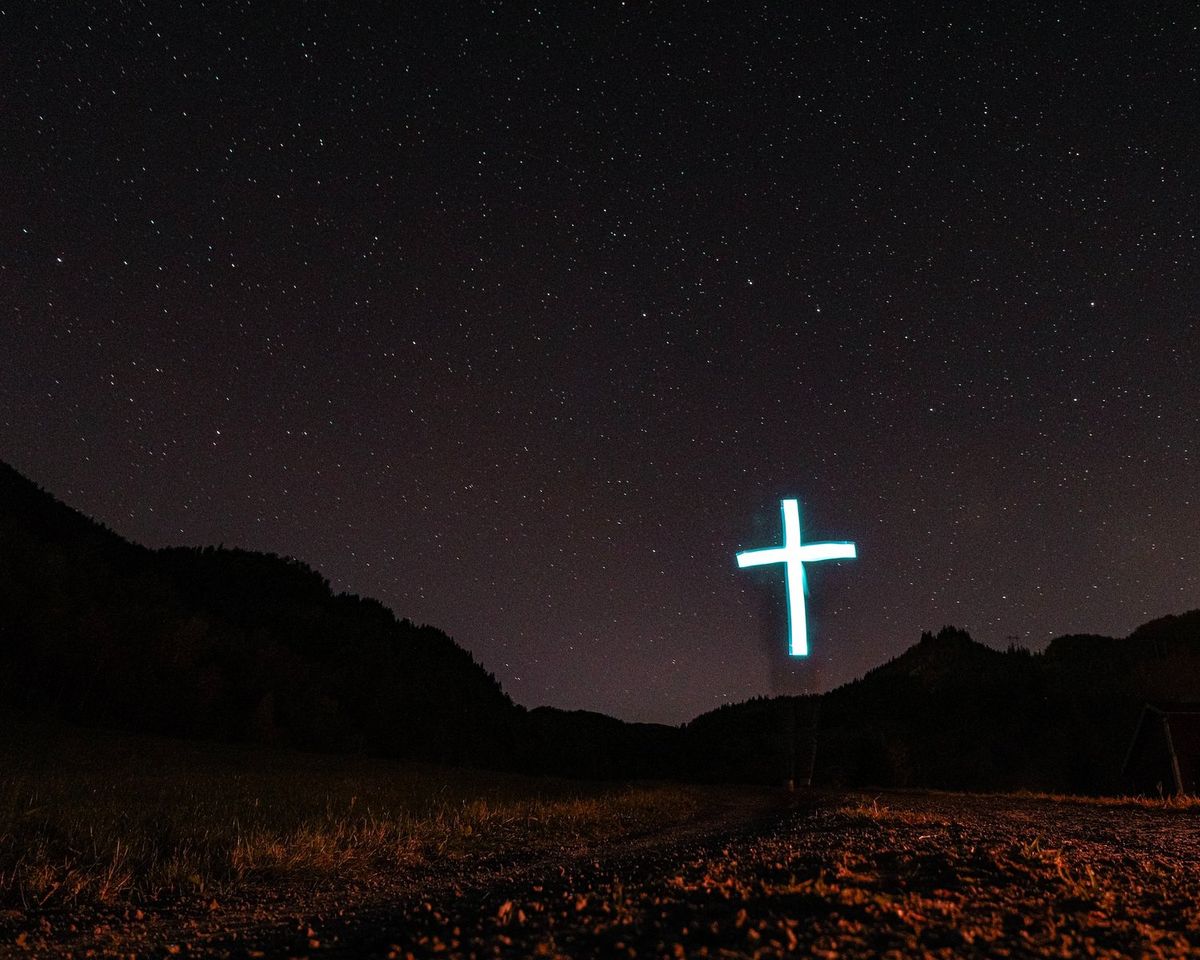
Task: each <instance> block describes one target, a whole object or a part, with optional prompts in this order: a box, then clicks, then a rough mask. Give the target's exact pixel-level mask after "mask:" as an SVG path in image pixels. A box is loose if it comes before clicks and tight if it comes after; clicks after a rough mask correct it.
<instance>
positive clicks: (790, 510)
mask: <svg viewBox="0 0 1200 960" xmlns="http://www.w3.org/2000/svg"><path fill="white" fill-rule="evenodd" d="M782 505H783V546H782V547H768V548H767V549H766V550H744V551H742V552H741V553H739V554H738V555H737V562H738V566H739V567H761V566H762V565H763V564H766V563H782V564H783V565H784V573H785V575H786V577H787V595H788V622H789V624H790V636H789V638H788V643H789V652H790V653H791V655H792V656H793V657H807V656H808V617H807V616H806V614H805V612H804V594H805V592H806V590H807V584H806V582H805V577H804V564H806V563H812V562H813V561H814V560H850V559H853V558H854V557H856V556H857V555H858V554H857V552H856V550H855V547H854V544H852V543H845V542H843V543H809V544H804V545H801V542H800V504H799V503H797V502H796V501H795V500H784V501H782Z"/></svg>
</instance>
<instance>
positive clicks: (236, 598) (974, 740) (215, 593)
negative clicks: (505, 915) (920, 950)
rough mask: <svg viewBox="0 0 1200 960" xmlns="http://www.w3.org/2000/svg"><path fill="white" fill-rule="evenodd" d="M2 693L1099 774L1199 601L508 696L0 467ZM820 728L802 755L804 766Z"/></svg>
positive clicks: (224, 563) (403, 632)
mask: <svg viewBox="0 0 1200 960" xmlns="http://www.w3.org/2000/svg"><path fill="white" fill-rule="evenodd" d="M0 544H2V545H3V546H2V549H0V709H3V710H7V711H10V712H13V713H16V714H18V715H21V716H32V717H47V718H54V719H56V720H65V721H69V722H72V723H76V724H81V725H91V726H105V727H113V728H119V729H125V730H130V731H135V732H138V733H148V734H161V735H168V736H174V737H184V738H193V739H197V738H198V739H209V740H219V741H249V742H262V743H276V744H280V745H284V746H290V747H297V748H301V749H306V750H319V751H329V752H363V753H371V754H375V755H380V756H388V757H397V758H406V759H417V760H431V761H437V762H452V763H460V764H473V765H484V766H491V767H495V768H502V769H514V770H520V771H524V772H533V773H557V774H565V775H568V776H574V777H583V778H591V779H604V778H656V779H666V778H686V779H691V780H701V781H749V782H758V783H779V782H781V781H782V780H784V779H786V778H788V777H798V778H800V779H804V778H805V777H806V776H807V774H808V772H809V770H810V768H811V769H812V770H813V773H814V779H815V782H817V783H824V784H834V785H848V786H860V785H874V786H928V787H941V788H950V789H953V788H957V789H962V788H969V789H1010V788H1018V787H1020V788H1032V789H1041V790H1061V791H1072V792H1101V791H1110V790H1113V789H1116V788H1117V787H1118V786H1119V783H1118V774H1119V772H1120V767H1121V762H1122V760H1123V758H1124V752H1125V750H1126V748H1127V746H1128V744H1129V740H1130V738H1131V736H1132V733H1133V729H1134V726H1135V723H1136V720H1137V717H1138V712H1139V710H1140V709H1141V706H1142V704H1143V703H1144V702H1145V701H1147V700H1168V701H1183V700H1192V701H1194V700H1200V611H1192V612H1191V613H1186V614H1183V615H1180V616H1172V617H1165V618H1162V619H1160V620H1155V621H1152V622H1150V623H1147V624H1145V625H1143V626H1142V627H1139V628H1138V629H1137V630H1135V631H1134V632H1133V633H1132V634H1131V635H1130V636H1128V637H1125V638H1112V637H1099V636H1086V635H1079V636H1064V637H1059V638H1058V639H1056V640H1054V641H1053V642H1052V643H1051V644H1050V645H1049V646H1048V647H1047V648H1046V650H1045V651H1044V652H1042V653H1038V654H1034V653H1030V652H1029V651H1027V650H1023V649H1011V650H1008V651H1004V652H1002V651H998V650H994V649H991V648H990V647H986V646H984V645H982V644H979V643H976V642H975V641H974V640H972V639H971V638H970V637H969V636H968V635H967V634H966V633H964V632H963V631H961V630H956V629H954V628H951V627H947V628H945V629H943V630H941V631H940V632H938V633H937V634H932V633H926V634H924V635H923V636H922V637H921V639H920V642H918V643H917V644H916V645H914V646H913V647H911V648H909V649H908V650H906V651H905V652H904V653H902V654H901V655H900V656H898V657H896V658H895V659H893V660H891V661H889V662H888V663H885V664H883V665H881V666H880V667H877V668H876V669H874V670H871V671H870V672H868V673H867V674H866V675H865V676H863V677H862V678H860V679H858V680H855V681H853V682H851V683H848V684H845V685H844V686H842V687H839V688H837V689H836V690H832V691H830V692H829V693H827V694H824V695H822V696H820V697H776V698H773V699H767V698H762V697H759V698H755V699H753V700H750V701H747V702H745V703H741V704H735V705H731V706H725V707H722V708H720V709H718V710H715V711H713V712H711V713H707V714H704V715H702V716H700V717H697V718H696V719H695V720H693V721H692V722H691V723H688V724H685V725H684V726H683V727H682V728H677V727H666V726H661V725H656V724H631V723H625V722H623V721H621V720H617V719H615V718H613V717H607V716H604V715H602V714H597V713H590V712H587V711H570V710H559V709H553V708H548V707H540V708H537V709H534V710H526V709H525V708H523V707H521V706H518V705H516V704H514V703H513V702H512V700H511V699H510V698H509V697H508V696H507V695H506V694H505V693H504V691H503V690H502V689H501V687H500V685H499V683H497V681H496V679H495V678H494V677H493V676H491V675H490V674H488V673H487V672H486V671H485V670H484V669H483V668H482V667H481V666H480V665H479V664H478V663H476V662H475V661H474V659H473V658H472V657H471V655H470V654H469V653H468V652H467V651H465V650H463V649H462V648H461V647H459V646H458V645H457V644H456V643H455V642H454V641H453V640H452V639H451V638H450V637H448V636H447V635H446V634H444V633H443V632H441V631H440V630H437V629H436V628H434V627H429V626H418V625H416V624H414V623H412V622H411V621H408V620H402V619H397V618H396V616H395V615H394V614H393V613H392V612H391V611H390V610H388V609H387V608H385V607H384V606H383V605H382V604H380V603H378V602H377V601H374V600H370V599H365V598H362V597H358V596H354V595H350V594H334V593H333V591H332V590H331V589H330V586H329V583H328V582H327V581H326V580H325V579H324V578H323V577H322V576H321V575H320V574H319V573H317V572H316V571H314V570H312V569H311V568H310V567H308V566H306V565H305V564H303V563H301V562H299V561H296V560H291V559H286V558H283V557H278V556H274V555H271V554H263V553H253V552H249V551H245V550H227V549H223V548H211V547H206V548H203V549H191V548H168V549H161V550H150V549H147V548H145V547H142V546H139V545H137V544H134V543H130V542H129V541H127V540H125V539H123V538H122V537H120V536H118V535H117V534H116V533H114V532H113V531H111V530H109V529H107V528H106V527H104V526H103V525H101V524H98V523H96V522H95V521H93V520H91V519H89V518H87V517H85V516H84V515H82V514H80V513H79V512H77V511H75V510H73V509H71V508H70V507H68V506H66V505H65V504H63V503H61V502H59V501H58V500H56V499H55V498H54V497H53V496H51V495H50V494H49V493H47V492H46V491H44V490H41V489H40V488H38V487H37V486H36V485H35V484H34V483H32V482H31V481H29V480H28V479H26V478H25V477H23V476H21V474H19V473H18V472H17V471H15V470H13V469H12V468H11V467H9V466H7V465H5V464H2V463H0ZM814 746H815V763H814Z"/></svg>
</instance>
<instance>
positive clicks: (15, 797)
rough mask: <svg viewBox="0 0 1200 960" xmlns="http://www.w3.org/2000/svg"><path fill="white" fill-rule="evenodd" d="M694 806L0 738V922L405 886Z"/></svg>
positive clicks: (581, 789) (132, 746)
mask: <svg viewBox="0 0 1200 960" xmlns="http://www.w3.org/2000/svg"><path fill="white" fill-rule="evenodd" d="M695 802H696V800H695V797H694V795H693V794H692V793H690V792H689V791H687V790H685V789H682V788H673V787H667V786H662V787H653V786H646V787H636V788H627V787H620V786H612V785H608V786H605V785H597V784H586V783H579V782H572V781H564V780H553V779H548V778H536V779H534V778H526V777H520V776H515V775H508V774H500V773H494V772H487V771H472V770H462V769H453V768H440V767H433V766H423V765H414V764H403V763H390V762H386V761H382V760H371V759H366V758H352V757H332V756H316V755H311V754H298V753H285V752H278V751H271V750H267V749H262V748H252V747H234V746H214V745H210V744H195V743H187V742H178V741H171V740H161V739H152V738H141V737H131V736H126V735H119V734H112V733H102V732H96V731H80V730H76V729H72V728H46V727H39V726H34V725H24V724H17V725H7V726H6V735H5V737H4V739H3V742H0V904H3V905H4V906H7V907H9V908H16V909H22V910H25V909H30V908H34V909H37V908H54V907H79V906H95V905H101V904H104V905H112V904H122V903H141V904H148V903H159V904H161V903H164V902H169V901H171V900H172V899H179V898H181V897H193V898H194V897H196V896H202V897H207V896H209V895H213V896H223V895H225V894H227V893H229V892H231V891H234V890H237V889H240V888H244V887H246V886H248V885H251V884H255V883H269V884H273V885H279V884H281V883H286V882H289V881H304V882H306V883H311V882H317V883H321V882H329V883H337V884H342V885H345V884H373V883H378V882H380V881H381V879H384V878H387V877H389V876H395V875H396V874H397V873H400V872H403V871H404V870H406V869H409V868H417V867H421V866H423V865H428V864H429V863H431V862H432V861H435V860H436V861H438V862H439V863H444V862H447V861H452V860H454V859H455V858H461V857H470V858H472V859H473V860H475V861H478V860H479V859H481V858H486V857H488V856H491V855H504V856H510V855H512V854H513V853H514V852H517V851H519V852H521V853H522V854H537V853H538V852H539V851H541V852H549V851H567V850H570V849H573V848H579V847H581V846H585V845H586V844H587V843H588V842H589V841H590V840H591V839H594V838H605V839H606V840H611V839H613V838H615V837H620V836H621V835H623V834H634V833H638V832H645V831H652V830H654V829H655V827H656V826H659V825H664V824H667V823H673V822H678V821H679V820H680V819H684V818H686V817H687V816H688V815H689V813H690V812H691V811H692V810H693V808H694V806H695Z"/></svg>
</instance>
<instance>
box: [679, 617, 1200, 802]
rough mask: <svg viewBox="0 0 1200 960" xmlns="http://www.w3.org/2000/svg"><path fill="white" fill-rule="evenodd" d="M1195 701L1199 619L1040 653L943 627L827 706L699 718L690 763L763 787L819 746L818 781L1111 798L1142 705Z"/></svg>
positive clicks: (799, 704)
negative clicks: (996, 645)
mask: <svg viewBox="0 0 1200 960" xmlns="http://www.w3.org/2000/svg"><path fill="white" fill-rule="evenodd" d="M1198 693H1200V610H1195V611H1192V612H1190V613H1186V614H1183V615H1182V616H1171V617H1164V618H1162V619H1160V620H1155V621H1152V622H1150V623H1147V624H1145V625H1144V626H1142V627H1139V628H1138V629H1137V630H1135V631H1134V632H1133V633H1132V634H1131V635H1130V636H1129V637H1127V638H1124V639H1116V638H1112V637H1097V636H1066V637H1060V638H1058V639H1056V640H1054V641H1053V642H1051V643H1050V645H1049V646H1048V647H1047V649H1046V650H1045V651H1044V652H1043V653H1040V654H1033V653H1030V652H1029V651H1028V650H1024V649H1020V648H1013V649H1010V650H1008V651H1006V652H1001V651H999V650H994V649H992V648H990V647H986V646H984V645H983V644H980V643H976V642H975V641H974V640H972V639H971V638H970V637H969V636H968V635H967V634H966V633H964V632H963V631H961V630H956V629H954V628H952V627H946V628H944V629H943V630H941V631H940V632H939V633H937V634H936V635H935V634H930V633H926V634H924V635H923V636H922V637H921V640H920V642H919V643H918V644H917V645H916V646H913V647H911V648H909V649H908V650H906V651H905V652H904V653H903V654H901V655H900V656H898V657H896V658H895V659H893V660H891V661H889V662H888V663H885V664H883V665H882V666H880V667H877V668H875V669H874V670H872V671H870V672H869V673H867V674H866V675H865V676H863V677H862V678H861V679H859V680H855V681H853V682H851V683H848V684H845V685H844V686H842V687H839V688H837V689H836V690H832V691H830V692H829V693H827V694H824V695H823V696H821V697H819V698H816V697H778V698H775V699H772V700H767V699H761V698H760V699H758V700H753V701H749V702H747V703H742V704H737V705H733V706H728V707H722V708H721V709H719V710H716V711H713V712H712V713H709V714H705V715H703V716H700V717H697V718H696V719H695V720H694V721H692V722H691V723H690V724H688V725H687V726H686V728H685V731H684V732H685V740H686V744H685V752H686V756H687V758H688V768H689V772H690V773H691V774H692V775H693V776H698V777H702V778H714V779H726V780H747V781H758V782H769V781H770V780H772V779H774V780H782V779H783V778H785V777H787V776H788V775H789V767H790V765H792V764H793V763H794V762H795V761H794V760H793V758H794V757H799V758H800V761H799V762H800V765H801V766H803V765H804V764H806V763H807V760H808V755H809V753H810V751H811V749H812V747H811V745H812V743H813V740H814V737H815V743H816V764H815V780H816V782H817V783H831V784H843V785H875V786H901V787H903V786H914V787H915V786H922V787H942V788H946V789H964V788H969V789H980V790H1001V789H1014V788H1031V789H1042V790H1060V791H1071V792H1084V793H1095V792H1112V791H1116V790H1118V789H1119V788H1120V786H1121V784H1120V779H1119V778H1120V773H1121V767H1122V763H1123V761H1124V757H1125V754H1126V751H1127V749H1128V747H1129V744H1130V741H1131V738H1132V736H1133V733H1134V730H1135V728H1136V726H1137V721H1138V717H1139V715H1140V713H1141V710H1142V706H1143V704H1145V703H1146V702H1147V701H1155V700H1186V699H1192V700H1195V699H1200V698H1198V697H1197V694H1198ZM818 700H819V705H818V703H817V701H818ZM756 744H757V745H760V748H759V749H758V750H755V749H754V748H755V745H756Z"/></svg>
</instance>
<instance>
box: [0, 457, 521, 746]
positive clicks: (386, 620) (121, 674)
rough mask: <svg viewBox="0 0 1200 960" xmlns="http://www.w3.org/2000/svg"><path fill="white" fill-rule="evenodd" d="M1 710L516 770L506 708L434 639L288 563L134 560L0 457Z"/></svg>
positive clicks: (254, 558) (229, 556)
mask: <svg viewBox="0 0 1200 960" xmlns="http://www.w3.org/2000/svg"><path fill="white" fill-rule="evenodd" d="M0 544H2V547H0V700H2V701H3V702H4V703H5V704H6V705H7V706H8V707H9V708H11V709H15V710H17V711H19V712H21V713H25V714H34V715H40V716H51V717H55V718H59V719H63V720H68V721H72V722H78V723H85V724H102V725H106V726H113V727H119V728H125V729H132V730H138V731H143V732H151V733H161V734H168V735H173V736H182V737H202V738H210V739H222V740H262V741H275V742H279V743H282V744H287V745H290V746H295V747H301V748H306V749H317V750H336V751H341V750H365V751H370V752H374V753H381V754H387V755H393V756H401V757H412V758H421V759H429V760H442V761H452V762H459V763H471V762H487V763H491V764H500V765H505V764H513V763H515V762H516V761H517V759H518V755H517V727H518V723H519V719H520V714H521V711H520V709H519V708H517V707H516V706H515V705H514V704H513V703H512V701H511V700H510V699H509V698H508V697H507V696H506V695H505V694H504V692H503V691H502V690H501V689H500V685H499V684H498V683H497V682H496V680H495V678H494V677H492V676H490V675H489V674H488V673H486V672H485V671H484V670H483V669H482V668H481V667H480V666H479V665H478V664H477V663H475V661H474V660H473V659H472V658H471V656H470V654H468V653H467V652H466V651H465V650H463V649H462V648H461V647H459V646H458V645H456V644H455V643H454V642H453V641H452V640H451V639H450V638H449V637H447V636H446V635H445V634H443V633H442V632H441V631H439V630H436V629H434V628H432V627H425V626H417V625H415V624H413V623H411V622H409V621H407V620H398V619H396V617H395V616H394V615H393V614H392V613H391V611H389V610H388V609H386V608H385V607H384V606H383V605H382V604H380V603H378V602H376V601H374V600H368V599H364V598H361V597H357V596H352V595H347V594H341V595H335V594H334V593H333V592H332V591H331V590H330V588H329V584H328V583H327V582H326V581H325V580H324V578H322V577H321V576H320V574H318V573H316V572H315V571H313V570H312V569H310V568H309V567H307V566H305V565H304V564H303V563H300V562H298V561H295V560H288V559H284V558H282V557H277V556H274V555H269V554H261V553H251V552H248V551H244V550H225V549H213V548H205V549H183V548H172V549H164V550H149V549H146V548H144V547H140V546H137V545H135V544H132V543H130V542H128V541H126V540H124V539H122V538H121V537H119V536H118V535H117V534H115V533H113V532H112V531H111V530H109V529H107V528H106V527H104V526H102V525H100V524H98V523H96V522H94V521H92V520H89V519H88V518H87V517H84V516H83V515H82V514H80V513H78V512H77V511H75V510H72V509H70V508H69V507H67V506H65V505H63V504H62V503H60V502H59V501H57V500H56V499H55V498H54V497H52V496H51V495H49V494H48V493H46V492H44V491H42V490H41V489H39V488H38V487H37V486H36V485H34V484H33V483H32V482H30V481H29V480H27V479H26V478H24V477H23V476H21V475H20V474H19V473H17V472H16V471H15V470H13V469H12V468H11V467H9V466H7V465H4V464H0Z"/></svg>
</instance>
